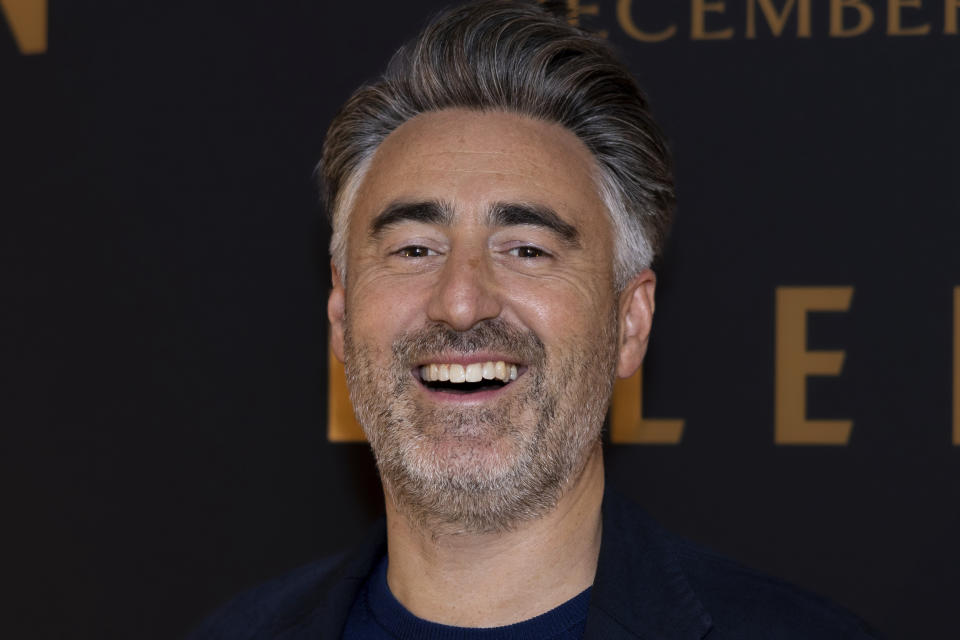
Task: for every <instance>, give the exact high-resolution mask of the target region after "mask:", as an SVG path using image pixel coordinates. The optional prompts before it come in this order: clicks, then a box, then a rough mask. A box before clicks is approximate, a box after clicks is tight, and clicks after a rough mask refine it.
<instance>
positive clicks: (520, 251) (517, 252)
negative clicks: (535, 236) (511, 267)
mask: <svg viewBox="0 0 960 640" xmlns="http://www.w3.org/2000/svg"><path fill="white" fill-rule="evenodd" d="M508 253H509V254H510V255H512V256H516V257H518V258H546V257H549V255H550V254H549V253H547V252H546V251H544V250H543V249H540V248H538V247H531V246H522V247H514V248H513V249H510V251H508Z"/></svg>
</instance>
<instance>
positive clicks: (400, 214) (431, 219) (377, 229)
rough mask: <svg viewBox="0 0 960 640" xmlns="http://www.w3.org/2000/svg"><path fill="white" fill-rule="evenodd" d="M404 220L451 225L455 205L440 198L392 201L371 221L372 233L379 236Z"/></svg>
mask: <svg viewBox="0 0 960 640" xmlns="http://www.w3.org/2000/svg"><path fill="white" fill-rule="evenodd" d="M402 222H422V223H423V224H436V225H443V226H449V225H450V223H451V222H453V207H451V206H450V205H449V204H448V203H446V202H441V201H439V200H425V201H422V202H403V201H400V202H392V203H390V204H389V205H387V207H386V208H385V209H384V210H383V211H381V212H380V213H379V214H377V216H376V217H375V218H374V219H373V220H372V221H371V222H370V235H372V236H378V235H380V234H381V233H383V232H384V231H385V230H386V229H387V228H389V227H392V226H394V225H398V224H400V223H402Z"/></svg>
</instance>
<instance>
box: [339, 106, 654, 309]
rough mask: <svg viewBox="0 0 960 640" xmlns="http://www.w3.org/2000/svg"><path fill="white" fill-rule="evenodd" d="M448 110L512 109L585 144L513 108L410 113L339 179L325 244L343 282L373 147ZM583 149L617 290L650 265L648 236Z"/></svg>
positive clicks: (605, 173)
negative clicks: (607, 233) (605, 221)
mask: <svg viewBox="0 0 960 640" xmlns="http://www.w3.org/2000/svg"><path fill="white" fill-rule="evenodd" d="M451 110H464V111H469V112H474V113H478V114H479V113H484V112H499V113H512V114H516V115H519V116H521V117H526V118H531V119H534V120H541V121H543V122H549V123H551V124H556V125H559V126H561V127H563V128H564V129H566V130H567V131H569V132H570V133H571V134H573V135H574V136H576V138H577V140H579V141H580V143H581V144H584V146H586V144H585V141H584V140H583V139H582V138H581V137H580V136H579V135H577V133H576V132H575V131H573V130H572V129H570V127H568V126H566V125H564V124H563V123H560V122H557V121H556V120H550V119H545V118H537V117H536V116H532V115H530V114H527V113H523V112H521V111H517V110H513V109H507V108H474V107H460V106H457V107H444V108H442V109H428V110H425V111H421V112H419V113H417V114H414V115H413V116H411V117H410V118H407V119H406V120H404V121H403V122H402V123H400V124H399V125H398V126H397V127H395V128H394V129H393V130H391V131H390V132H389V133H387V134H386V135H385V136H383V138H381V139H380V141H379V142H378V143H377V145H376V146H375V147H373V148H372V149H371V150H370V151H369V152H368V153H366V154H364V155H363V156H361V157H360V159H359V161H358V162H357V163H356V165H355V166H354V168H353V169H352V170H351V171H350V173H349V174H348V175H347V177H346V179H345V180H344V181H343V186H342V187H341V189H340V193H339V194H338V196H337V200H336V202H335V203H334V204H333V209H332V212H331V222H332V225H331V226H332V233H331V235H330V245H329V250H330V258H331V261H332V263H333V266H334V268H335V269H336V270H337V273H338V275H339V276H340V279H341V282H343V283H344V284H346V281H347V244H348V237H347V230H348V229H349V214H350V213H352V211H353V209H354V207H355V205H356V200H357V195H358V194H359V192H360V187H361V186H362V184H363V182H364V180H365V179H366V177H367V174H368V173H369V171H370V166H371V165H372V164H373V159H374V157H375V156H376V154H377V151H378V150H379V149H380V147H381V146H382V145H383V143H384V141H385V140H386V139H387V138H388V137H390V135H391V134H393V133H394V132H395V131H397V129H399V128H400V127H401V126H403V125H404V124H406V123H407V122H409V121H410V120H412V119H414V118H416V117H419V116H421V115H426V114H430V113H441V112H443V111H451ZM587 152H588V153H589V154H590V157H591V159H592V160H593V166H592V167H591V168H590V169H591V170H590V174H591V175H590V179H591V180H592V181H593V183H594V187H595V188H596V191H597V195H598V196H599V197H600V200H601V202H603V205H604V209H605V210H606V212H607V216H609V220H610V228H611V232H612V235H613V243H614V255H613V265H612V267H613V285H614V288H615V290H616V291H618V292H619V291H622V290H623V289H624V288H625V287H626V285H627V283H628V282H629V281H630V279H631V278H632V277H633V276H635V275H636V274H638V273H640V272H641V271H643V270H645V269H647V268H649V267H650V264H651V262H652V253H653V252H652V250H651V247H650V241H649V238H647V237H646V235H647V234H646V233H643V230H642V229H635V228H634V227H635V226H636V225H633V224H631V223H630V214H629V212H628V211H627V207H626V206H625V201H626V198H625V197H624V195H623V193H622V190H621V189H620V188H619V187H618V185H617V180H616V179H615V178H614V176H612V175H611V172H610V171H609V169H607V167H606V166H604V164H603V163H602V162H601V161H600V159H599V158H598V157H597V156H596V154H595V153H593V151H592V150H590V148H589V147H587ZM637 231H640V233H639V237H635V236H637V235H638V234H637ZM628 241H632V242H630V244H638V245H639V246H632V247H631V246H627V244H628ZM637 253H639V257H640V259H639V260H638V261H637V264H635V265H633V266H631V265H630V263H631V262H633V260H631V256H630V254H637Z"/></svg>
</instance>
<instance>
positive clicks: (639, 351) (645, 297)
mask: <svg viewBox="0 0 960 640" xmlns="http://www.w3.org/2000/svg"><path fill="white" fill-rule="evenodd" d="M656 288H657V276H656V274H655V273H654V272H653V271H652V270H650V269H644V270H643V271H641V272H640V273H638V274H637V275H635V276H634V277H633V279H632V280H631V281H630V283H629V284H628V285H627V286H626V288H624V290H623V291H622V292H621V293H620V307H619V316H618V318H619V328H620V341H619V344H618V356H619V357H618V359H617V376H618V377H620V378H629V377H630V376H632V375H633V374H634V373H636V371H637V369H639V368H640V365H641V364H642V363H643V356H644V355H646V353H647V341H648V340H649V338H650V329H651V327H652V326H653V307H654V303H653V294H654V290H655V289H656Z"/></svg>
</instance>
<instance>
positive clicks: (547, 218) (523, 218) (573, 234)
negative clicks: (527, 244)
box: [487, 202, 580, 247]
mask: <svg viewBox="0 0 960 640" xmlns="http://www.w3.org/2000/svg"><path fill="white" fill-rule="evenodd" d="M487 224H488V225H490V226H498V227H508V226H514V225H529V226H532V227H542V228H544V229H547V230H548V231H551V232H553V233H555V234H556V235H557V236H558V237H559V238H560V239H561V240H562V241H563V242H564V243H565V244H567V245H569V246H572V247H577V246H580V232H579V231H578V230H577V228H576V227H575V226H573V225H572V224H570V223H569V222H566V221H565V220H564V219H563V218H561V217H560V216H559V215H557V212H556V211H554V210H553V209H551V208H550V207H546V206H543V205H537V204H526V203H513V202H498V203H496V204H494V205H493V206H492V207H491V208H490V212H489V214H488V215H487Z"/></svg>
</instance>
